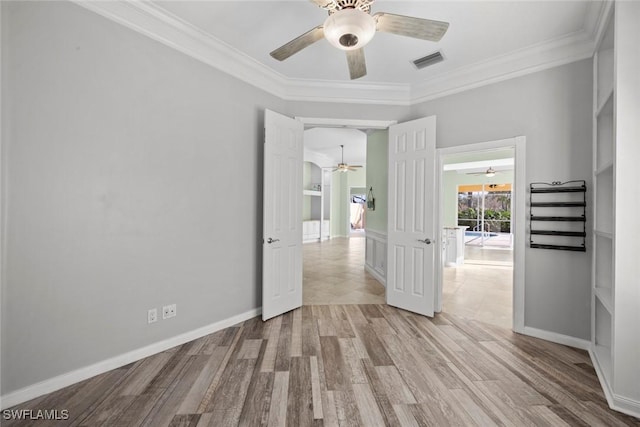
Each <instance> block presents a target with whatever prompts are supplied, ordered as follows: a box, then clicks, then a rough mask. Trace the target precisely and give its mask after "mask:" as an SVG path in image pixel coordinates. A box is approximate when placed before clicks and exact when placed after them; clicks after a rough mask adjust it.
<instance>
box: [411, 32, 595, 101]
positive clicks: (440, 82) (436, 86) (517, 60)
mask: <svg viewBox="0 0 640 427" xmlns="http://www.w3.org/2000/svg"><path fill="white" fill-rule="evenodd" d="M593 52H594V42H593V39H592V38H591V36H590V35H589V34H587V33H586V32H585V31H580V32H578V33H573V34H569V35H567V36H564V37H560V38H557V39H553V40H550V41H547V42H543V43H538V44H536V45H533V46H529V47H526V48H524V49H520V50H517V51H514V52H510V53H508V54H505V55H501V56H498V57H492V58H488V59H486V60H485V61H482V62H478V63H475V64H472V65H470V66H467V67H463V68H459V69H457V70H454V71H453V72H449V73H447V74H446V75H443V76H440V77H436V78H433V79H429V80H425V81H424V82H421V83H418V84H415V85H413V86H412V88H411V89H412V95H413V96H412V98H411V104H417V103H420V102H425V101H430V100H432V99H436V98H441V97H443V96H448V95H453V94H455V93H459V92H463V91H466V90H469V89H474V88H477V87H480V86H485V85H488V84H493V83H497V82H501V81H504V80H509V79H512V78H514V77H519V76H523V75H526V74H531V73H535V72H538V71H542V70H545V69H548V68H553V67H557V66H560V65H564V64H568V63H571V62H575V61H579V60H581V59H586V58H590V57H591V56H592V55H593Z"/></svg>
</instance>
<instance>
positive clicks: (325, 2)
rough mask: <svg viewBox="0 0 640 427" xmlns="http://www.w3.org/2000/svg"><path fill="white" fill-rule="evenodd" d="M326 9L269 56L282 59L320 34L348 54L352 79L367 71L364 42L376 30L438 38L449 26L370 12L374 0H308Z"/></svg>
mask: <svg viewBox="0 0 640 427" xmlns="http://www.w3.org/2000/svg"><path fill="white" fill-rule="evenodd" d="M310 1H311V2H312V3H315V4H316V5H318V6H319V7H321V8H323V9H325V10H327V11H328V12H329V17H328V18H327V19H326V20H325V21H324V24H322V25H318V26H317V27H315V28H313V29H311V30H310V31H307V32H306V33H304V34H302V35H301V36H299V37H297V38H295V39H293V40H291V41H290V42H288V43H286V44H284V45H282V46H280V47H279V48H277V49H276V50H274V51H273V52H271V56H272V57H274V58H275V59H277V60H278V61H284V60H285V59H287V58H289V57H290V56H291V55H293V54H295V53H298V52H300V51H301V50H302V49H304V48H306V47H308V46H310V45H312V44H313V43H315V42H317V41H318V40H320V39H322V38H323V37H324V38H326V39H327V41H328V42H329V43H331V44H332V45H333V46H335V47H337V48H338V49H341V50H344V51H345V52H346V54H347V64H348V66H349V74H350V76H351V79H352V80H353V79H358V78H360V77H363V76H366V75H367V66H366V63H365V58H364V50H363V48H364V46H365V45H366V44H367V43H369V42H370V41H371V39H372V38H373V36H374V35H375V33H376V31H382V32H385V33H392V34H397V35H400V36H406V37H413V38H417V39H422V40H428V41H434V42H437V41H439V40H440V39H441V38H442V36H444V33H445V32H446V31H447V28H449V23H448V22H442V21H433V20H430V19H422V18H414V17H411V16H403V15H395V14H392V13H386V12H378V13H375V14H373V15H371V4H372V3H373V2H374V0H310Z"/></svg>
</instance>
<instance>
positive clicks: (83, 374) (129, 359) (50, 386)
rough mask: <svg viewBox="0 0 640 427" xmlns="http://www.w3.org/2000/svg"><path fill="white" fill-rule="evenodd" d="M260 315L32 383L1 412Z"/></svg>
mask: <svg viewBox="0 0 640 427" xmlns="http://www.w3.org/2000/svg"><path fill="white" fill-rule="evenodd" d="M261 313H262V308H261V307H259V308H254V309H253V310H249V311H247V312H244V313H241V314H238V315H235V316H232V317H229V318H227V319H224V320H220V321H218V322H215V323H212V324H210V325H207V326H203V327H201V328H198V329H194V330H192V331H189V332H185V333H182V334H180V335H176V336H174V337H172V338H167V339H165V340H162V341H158V342H156V343H153V344H150V345H147V346H145V347H142V348H139V349H136V350H132V351H130V352H127V353H124V354H120V355H118V356H114V357H111V358H109V359H106V360H103V361H101V362H98V363H94V364H93V365H89V366H85V367H84V368H80V369H76V370H75V371H71V372H67V373H66V374H62V375H58V376H56V377H53V378H49V379H47V380H44V381H40V382H38V383H36V384H32V385H30V386H27V387H24V388H21V389H19V390H16V391H13V392H10V393H8V394H6V395H4V396H2V397H1V398H0V409H5V408H10V407H12V406H15V405H18V404H20V403H22V402H26V401H28V400H31V399H34V398H36V397H38V396H42V395H44V394H47V393H51V392H54V391H56V390H60V389H61V388H64V387H67V386H69V385H72V384H75V383H77V382H80V381H83V380H86V379H88V378H91V377H94V376H96V375H100V374H102V373H105V372H108V371H110V370H112V369H116V368H119V367H121V366H125V365H128V364H129V363H133V362H135V361H138V360H140V359H144V358H145V357H149V356H152V355H154V354H157V353H160V352H162V351H165V350H168V349H170V348H173V347H175V346H178V345H182V344H184V343H187V342H189V341H193V340H195V339H198V338H201V337H203V336H205V335H209V334H212V333H214V332H216V331H219V330H221V329H224V328H228V327H229V326H233V325H235V324H238V323H240V322H243V321H245V320H248V319H251V318H253V317H256V316H258V315H260V314H261Z"/></svg>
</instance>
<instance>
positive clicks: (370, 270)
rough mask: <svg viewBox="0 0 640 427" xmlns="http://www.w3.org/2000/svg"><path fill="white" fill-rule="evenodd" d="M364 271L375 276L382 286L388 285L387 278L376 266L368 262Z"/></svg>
mask: <svg viewBox="0 0 640 427" xmlns="http://www.w3.org/2000/svg"><path fill="white" fill-rule="evenodd" d="M364 271H366V272H367V273H369V274H370V275H371V276H373V278H374V279H376V280H377V281H378V282H380V284H381V285H382V286H384V287H385V288H386V287H387V281H386V279H385V278H384V277H383V276H382V275H381V274H380V273H378V272H377V271H376V269H375V268H373V267H371V266H369V265H368V264H365V265H364Z"/></svg>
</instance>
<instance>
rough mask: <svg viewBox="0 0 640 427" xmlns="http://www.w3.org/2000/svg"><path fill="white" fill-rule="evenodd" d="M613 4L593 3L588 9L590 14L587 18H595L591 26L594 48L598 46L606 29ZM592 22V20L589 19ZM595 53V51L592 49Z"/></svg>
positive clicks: (608, 2) (610, 2)
mask: <svg viewBox="0 0 640 427" xmlns="http://www.w3.org/2000/svg"><path fill="white" fill-rule="evenodd" d="M596 5H599V6H600V7H599V8H596ZM612 9H613V2H612V1H603V2H602V3H594V4H592V7H591V9H590V13H589V15H588V17H587V19H589V17H591V16H594V15H595V16H597V17H596V18H595V22H593V23H592V24H591V30H592V32H593V40H594V42H595V48H597V47H598V46H599V45H600V42H601V41H602V38H603V37H604V32H605V30H606V29H607V23H608V22H609V17H610V16H611V15H612ZM591 20H593V18H592V19H591ZM594 52H595V49H594Z"/></svg>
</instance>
